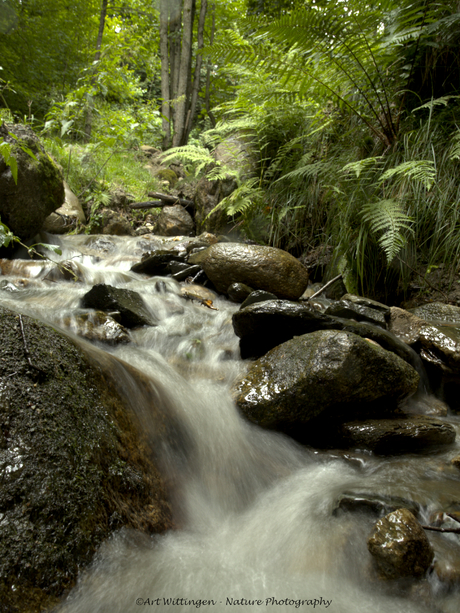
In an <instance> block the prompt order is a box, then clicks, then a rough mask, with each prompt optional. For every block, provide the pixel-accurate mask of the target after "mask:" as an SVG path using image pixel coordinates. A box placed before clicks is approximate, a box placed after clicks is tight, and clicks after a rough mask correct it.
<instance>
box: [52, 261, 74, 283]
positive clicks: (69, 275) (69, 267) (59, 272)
mask: <svg viewBox="0 0 460 613" xmlns="http://www.w3.org/2000/svg"><path fill="white" fill-rule="evenodd" d="M44 280H45V281H82V280H83V273H82V272H81V270H80V268H79V266H78V264H77V263H76V262H73V261H72V260H66V261H65V262H60V263H59V264H56V266H54V268H52V269H51V270H50V271H49V272H48V273H47V274H46V276H45V277H44Z"/></svg>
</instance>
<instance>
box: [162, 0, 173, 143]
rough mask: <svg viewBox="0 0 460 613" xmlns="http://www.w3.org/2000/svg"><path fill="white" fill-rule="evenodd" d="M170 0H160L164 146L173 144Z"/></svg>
mask: <svg viewBox="0 0 460 613" xmlns="http://www.w3.org/2000/svg"><path fill="white" fill-rule="evenodd" d="M168 17H169V11H168V0H160V59H161V97H162V104H161V115H162V119H161V127H162V129H163V148H164V149H168V147H169V146H170V144H171V104H170V98H171V92H170V82H169V53H168V21H169V19H168Z"/></svg>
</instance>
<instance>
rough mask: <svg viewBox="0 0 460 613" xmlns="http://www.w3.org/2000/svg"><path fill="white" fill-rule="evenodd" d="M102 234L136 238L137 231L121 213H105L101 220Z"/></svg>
mask: <svg viewBox="0 0 460 613" xmlns="http://www.w3.org/2000/svg"><path fill="white" fill-rule="evenodd" d="M101 229H102V234H107V235H111V236H135V234H136V233H135V231H134V228H133V227H132V225H131V224H130V223H129V221H128V220H127V219H125V217H123V215H122V214H121V213H117V212H115V211H105V212H104V213H103V215H102V220H101Z"/></svg>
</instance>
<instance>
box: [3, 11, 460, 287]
mask: <svg viewBox="0 0 460 613" xmlns="http://www.w3.org/2000/svg"><path fill="white" fill-rule="evenodd" d="M0 4H1V8H3V13H2V15H3V19H0V57H1V58H2V60H1V64H2V68H3V70H2V71H1V73H0V74H1V75H2V76H3V81H1V82H0V83H1V85H0V90H1V91H0V107H2V108H0V114H1V117H2V118H3V119H5V120H8V119H9V120H11V119H14V120H16V121H24V122H27V123H30V124H32V125H33V127H34V128H35V129H37V130H38V131H41V132H42V134H43V136H44V137H45V143H46V146H47V148H48V151H49V152H50V153H52V155H53V156H54V157H56V158H57V159H58V161H59V162H60V164H61V166H62V167H63V169H64V174H65V176H66V179H67V181H68V182H69V184H70V186H71V187H72V189H73V191H74V192H75V193H77V194H78V195H79V196H80V197H81V198H82V199H83V200H84V201H88V202H99V203H100V204H101V206H103V205H104V204H107V203H108V198H107V194H109V193H110V191H111V190H112V189H113V188H114V187H115V186H116V187H119V188H122V189H124V190H126V191H128V192H131V193H132V194H133V195H134V196H135V197H136V199H137V198H139V199H142V198H143V197H144V196H145V195H146V193H147V192H148V191H149V190H154V189H155V187H156V186H155V185H154V182H155V180H154V179H153V178H152V177H151V176H150V175H149V174H148V172H147V171H146V170H145V169H144V168H143V166H144V164H145V160H144V159H143V158H142V156H141V155H139V147H140V145H142V144H149V145H152V146H155V147H158V148H161V147H162V146H163V145H164V144H165V142H167V141H168V140H169V137H170V136H172V139H171V140H172V142H173V143H175V144H181V145H183V146H181V147H180V148H175V149H173V150H170V152H168V153H170V155H169V159H178V158H180V159H182V160H183V161H184V162H185V164H186V169H187V170H188V171H189V172H190V174H191V175H194V174H195V172H196V171H197V170H198V172H199V173H201V174H205V173H206V172H207V173H208V175H209V173H210V172H211V173H213V174H211V175H210V176H211V177H216V176H217V177H218V176H220V175H221V174H224V173H225V172H226V171H227V169H226V168H219V167H216V165H215V164H214V165H213V164H212V162H213V157H212V152H213V150H214V148H215V147H216V146H217V144H218V143H219V142H221V141H222V140H224V139H225V138H228V137H229V136H237V137H238V138H240V139H242V140H243V141H245V142H246V143H247V144H248V146H250V148H251V150H252V156H253V157H252V159H253V162H254V172H253V173H252V174H251V175H250V176H248V175H247V173H245V176H240V175H241V174H242V173H240V175H238V173H236V180H237V189H236V191H235V192H234V193H233V194H231V195H230V196H229V197H227V198H226V199H224V200H223V201H222V202H221V203H220V204H219V206H220V207H221V208H224V209H225V210H226V212H227V214H228V215H229V217H231V218H232V219H233V222H234V225H235V226H236V227H238V229H239V231H240V232H241V233H242V234H243V236H245V237H247V238H251V239H253V240H256V241H258V242H261V243H265V244H270V245H273V246H277V247H281V248H284V249H287V250H288V251H290V252H292V253H293V254H294V255H296V256H297V257H300V256H302V255H303V254H305V253H306V252H309V251H312V250H314V249H318V248H320V249H325V248H326V246H328V247H332V248H333V254H334V257H333V258H332V260H331V262H330V265H329V271H328V272H329V274H330V275H332V274H335V273H336V272H337V271H347V273H348V277H347V278H348V280H349V283H350V285H351V286H354V289H355V290H356V291H358V292H360V293H364V294H367V295H374V296H375V295H380V296H381V295H384V294H394V293H395V292H397V291H401V290H404V288H405V287H407V285H408V283H409V280H410V279H411V278H413V277H414V274H415V272H414V271H417V273H418V274H422V277H423V275H424V274H426V273H427V272H429V271H430V270H432V269H434V268H435V267H437V266H442V265H443V266H444V267H445V270H448V272H449V273H450V274H451V276H452V278H453V277H454V275H455V273H456V272H457V263H456V262H457V260H458V251H459V249H460V241H459V240H458V232H459V229H460V226H459V221H460V220H459V217H460V213H459V200H460V184H459V181H458V176H459V158H460V127H459V126H460V124H459V120H460V91H459V85H458V84H459V83H460V79H459V76H460V74H459V73H460V54H459V53H458V49H459V48H460V47H459V44H458V43H459V38H460V28H459V25H460V9H459V7H458V3H456V2H453V1H452V0H444V1H442V2H438V3H430V2H427V1H426V0H412V1H411V0H404V2H395V1H393V0H383V1H379V2H369V3H366V4H365V5H363V3H362V2H357V0H347V2H333V1H331V0H277V1H276V2H270V3H268V2H264V1H263V0H232V1H231V2H228V1H227V2H224V1H223V0H215V1H214V2H205V1H204V0H201V1H198V2H195V1H187V2H183V3H181V2H179V0H178V2H176V3H175V5H177V6H178V7H179V8H180V6H182V8H183V9H184V10H183V12H182V13H180V12H179V13H174V11H172V9H171V7H172V4H173V3H169V4H168V3H167V2H166V3H164V2H161V3H160V4H159V5H158V7H157V6H156V5H155V4H154V3H152V2H151V1H150V0H124V1H123V2H121V3H119V2H117V3H112V2H110V1H108V2H107V0H103V2H102V3H100V2H99V0H91V1H90V2H88V1H85V2H83V0H79V1H78V2H76V3H75V8H74V10H73V11H71V12H69V11H67V10H66V8H65V3H64V2H63V0H50V2H49V3H48V4H47V8H46V9H43V8H40V10H38V9H39V6H38V5H39V3H38V0H29V1H28V2H27V3H21V2H19V0H1V2H0ZM5 7H7V9H8V10H6V9H5ZM104 7H105V13H104V12H103V11H104ZM188 9H190V10H191V11H192V12H191V13H189V12H187V11H188ZM162 11H163V12H162ZM168 11H169V12H168ZM5 15H6V17H5ZM178 15H179V16H178ZM190 15H191V16H192V19H191V24H192V26H193V27H192V30H191V31H190V19H188V17H190ZM186 17H187V19H186ZM101 26H102V32H103V36H102V37H101V36H100V34H101ZM37 27H39V28H40V30H39V31H41V32H44V31H46V32H47V35H46V36H38V35H37ZM178 37H179V39H180V40H181V41H182V48H183V49H185V47H186V46H187V45H188V46H189V49H188V51H191V55H190V57H188V59H187V67H188V68H187V71H186V72H187V74H186V75H185V77H187V79H188V80H187V79H186V81H187V83H188V85H187V86H186V87H185V89H184V91H185V92H186V93H185V94H181V95H179V93H178V92H180V91H182V90H181V88H180V87H179V88H178V89H177V88H175V87H173V86H172V84H171V83H169V82H170V81H171V80H174V79H176V76H175V75H176V74H178V73H177V68H176V67H175V66H176V65H175V63H174V62H175V61H176V60H175V59H174V58H175V57H176V58H177V57H179V56H177V49H175V48H173V46H174V44H176V43H177V40H178ZM165 45H166V47H165ZM168 45H169V46H168ZM165 50H167V55H166V56H165V55H164V54H165V53H166V51H165ZM197 51H199V53H197ZM162 53H163V55H162ZM21 54H22V57H25V58H26V59H27V62H18V61H17V59H18V58H19V56H21ZM184 57H185V56H184ZM165 58H166V59H165ZM162 60H163V63H162ZM185 77H184V75H182V76H181V78H182V79H183V78H185ZM177 78H179V77H178V76H177ZM168 83H169V85H168ZM184 83H185V82H184V81H182V84H181V87H182V88H183V87H184ZM171 92H172V93H171ZM174 92H176V93H175V94H174ZM192 92H198V93H197V98H196V99H195V100H193V99H192V98H193V96H192ZM168 94H170V97H169V98H168V100H167V105H165V96H167V95H168ZM175 96H176V97H175ZM184 96H185V97H184ZM184 104H185V106H184ZM166 107H167V115H165V113H166V111H165V109H166ZM178 109H180V112H179V110H178ZM187 109H188V114H187ZM162 111H163V112H162ZM184 113H185V116H184ZM179 115H180V119H179ZM184 117H185V118H184ZM165 121H166V122H167V131H166V132H165V125H166V124H165ZM179 124H180V125H179ZM88 125H90V128H91V129H90V130H89V129H88ZM184 125H185V126H186V127H187V129H186V130H185V132H184ZM179 128H180V130H181V136H180V138H179V137H177V138H175V134H178V132H177V131H176V132H175V130H176V129H177V130H179ZM184 134H185V137H184ZM187 136H188V141H187V144H185V145H184V142H185V141H184V138H186V137H187ZM166 137H168V138H166ZM210 163H211V164H210ZM233 174H234V175H235V172H234V171H233Z"/></svg>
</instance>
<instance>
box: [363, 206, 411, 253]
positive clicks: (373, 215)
mask: <svg viewBox="0 0 460 613" xmlns="http://www.w3.org/2000/svg"><path fill="white" fill-rule="evenodd" d="M362 218H363V221H365V222H368V223H369V225H370V227H371V230H372V232H374V233H375V234H379V235H380V236H379V238H378V242H379V244H380V246H381V248H382V249H383V250H384V252H385V255H386V258H387V261H388V263H391V262H392V261H393V259H394V258H395V257H396V256H397V255H398V254H399V252H400V251H401V249H402V248H403V247H404V245H405V244H406V242H407V237H406V236H405V235H404V234H403V232H404V231H406V233H408V232H409V233H410V232H413V230H412V228H411V222H412V219H411V218H410V217H408V215H407V214H406V213H405V211H404V210H403V208H402V206H401V203H400V202H398V201H397V200H391V199H389V200H379V201H378V202H372V203H368V204H365V205H364V206H363V208H362Z"/></svg>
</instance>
